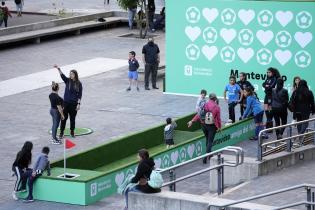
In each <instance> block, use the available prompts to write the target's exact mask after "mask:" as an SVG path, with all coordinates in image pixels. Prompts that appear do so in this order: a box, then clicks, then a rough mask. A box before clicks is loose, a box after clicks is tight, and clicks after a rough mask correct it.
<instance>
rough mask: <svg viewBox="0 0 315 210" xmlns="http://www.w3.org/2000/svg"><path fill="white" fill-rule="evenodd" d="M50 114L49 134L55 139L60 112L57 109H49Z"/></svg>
mask: <svg viewBox="0 0 315 210" xmlns="http://www.w3.org/2000/svg"><path fill="white" fill-rule="evenodd" d="M50 115H51V117H52V122H53V124H52V128H51V136H52V138H53V139H54V140H58V139H57V129H58V127H59V123H60V113H59V111H58V109H50Z"/></svg>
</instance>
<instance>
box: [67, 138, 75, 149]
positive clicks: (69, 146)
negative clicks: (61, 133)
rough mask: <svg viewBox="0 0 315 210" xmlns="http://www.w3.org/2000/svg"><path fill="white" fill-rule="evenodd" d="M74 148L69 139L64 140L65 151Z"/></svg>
mask: <svg viewBox="0 0 315 210" xmlns="http://www.w3.org/2000/svg"><path fill="white" fill-rule="evenodd" d="M74 146H75V143H73V142H72V141H71V140H70V139H66V149H71V148H72V147H74Z"/></svg>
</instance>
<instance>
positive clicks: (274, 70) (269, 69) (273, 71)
mask: <svg viewBox="0 0 315 210" xmlns="http://www.w3.org/2000/svg"><path fill="white" fill-rule="evenodd" d="M268 71H270V72H271V73H272V76H273V77H275V78H276V79H278V78H280V77H281V74H280V72H279V70H278V69H276V68H274V67H270V68H268Z"/></svg>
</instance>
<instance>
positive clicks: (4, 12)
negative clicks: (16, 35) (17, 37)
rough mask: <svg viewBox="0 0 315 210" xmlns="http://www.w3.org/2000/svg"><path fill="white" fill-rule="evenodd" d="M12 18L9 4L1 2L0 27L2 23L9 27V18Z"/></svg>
mask: <svg viewBox="0 0 315 210" xmlns="http://www.w3.org/2000/svg"><path fill="white" fill-rule="evenodd" d="M9 17H10V18H12V15H11V13H10V11H9V9H8V7H7V6H5V2H4V1H3V2H1V6H0V27H1V26H2V23H4V27H5V28H7V27H8V18H9Z"/></svg>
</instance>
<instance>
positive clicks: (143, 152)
mask: <svg viewBox="0 0 315 210" xmlns="http://www.w3.org/2000/svg"><path fill="white" fill-rule="evenodd" d="M138 155H139V157H141V159H142V160H148V159H149V158H150V155H149V152H148V150H146V149H140V150H139V151H138Z"/></svg>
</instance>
